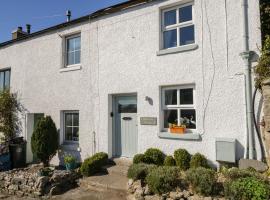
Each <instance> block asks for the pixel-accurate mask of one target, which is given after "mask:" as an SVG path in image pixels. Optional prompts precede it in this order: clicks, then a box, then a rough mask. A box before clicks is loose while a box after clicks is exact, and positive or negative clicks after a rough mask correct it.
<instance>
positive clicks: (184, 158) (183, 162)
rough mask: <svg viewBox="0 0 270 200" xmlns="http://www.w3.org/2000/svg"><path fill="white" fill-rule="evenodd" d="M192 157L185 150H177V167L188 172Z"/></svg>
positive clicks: (175, 157)
mask: <svg viewBox="0 0 270 200" xmlns="http://www.w3.org/2000/svg"><path fill="white" fill-rule="evenodd" d="M190 157H191V156H190V154H189V153H188V151H187V150H185V149H177V150H176V151H175V152H174V159H175V162H176V165H177V166H179V167H180V169H182V170H187V169H188V168H189V162H190Z"/></svg>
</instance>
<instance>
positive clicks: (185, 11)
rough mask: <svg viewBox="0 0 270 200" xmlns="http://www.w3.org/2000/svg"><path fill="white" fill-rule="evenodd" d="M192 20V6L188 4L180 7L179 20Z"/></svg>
mask: <svg viewBox="0 0 270 200" xmlns="http://www.w3.org/2000/svg"><path fill="white" fill-rule="evenodd" d="M190 20H192V6H191V5H190V6H186V7H183V8H180V9H179V21H180V23H181V22H186V21H190Z"/></svg>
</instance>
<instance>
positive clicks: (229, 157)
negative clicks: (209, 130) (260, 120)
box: [216, 138, 236, 163]
mask: <svg viewBox="0 0 270 200" xmlns="http://www.w3.org/2000/svg"><path fill="white" fill-rule="evenodd" d="M216 160H217V161H220V162H228V163H235V161H236V140H235V139H233V138H216Z"/></svg>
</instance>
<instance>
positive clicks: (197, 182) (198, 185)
mask: <svg viewBox="0 0 270 200" xmlns="http://www.w3.org/2000/svg"><path fill="white" fill-rule="evenodd" d="M186 178H187V181H188V182H189V183H190V184H191V186H192V188H193V190H194V191H195V192H196V193H199V194H202V195H205V196H208V195H211V194H213V192H214V189H215V184H216V182H217V178H216V174H215V171H214V170H212V169H206V168H203V167H198V168H192V169H189V170H188V171H187V173H186Z"/></svg>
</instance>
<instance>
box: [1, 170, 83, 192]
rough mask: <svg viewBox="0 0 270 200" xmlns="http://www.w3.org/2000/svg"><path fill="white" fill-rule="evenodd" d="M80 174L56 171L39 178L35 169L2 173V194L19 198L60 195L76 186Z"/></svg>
mask: <svg viewBox="0 0 270 200" xmlns="http://www.w3.org/2000/svg"><path fill="white" fill-rule="evenodd" d="M79 177H80V175H79V173H78V172H69V171H65V170H54V171H52V172H51V174H50V175H48V176H39V173H38V172H37V171H35V170H33V168H25V169H20V170H11V171H8V172H1V173H0V193H3V194H10V195H17V196H19V197H22V196H29V197H40V196H46V195H50V196H51V195H56V194H60V193H62V192H64V191H66V190H68V189H70V188H72V187H74V186H76V180H77V179H78V178H79Z"/></svg>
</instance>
